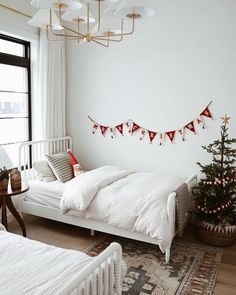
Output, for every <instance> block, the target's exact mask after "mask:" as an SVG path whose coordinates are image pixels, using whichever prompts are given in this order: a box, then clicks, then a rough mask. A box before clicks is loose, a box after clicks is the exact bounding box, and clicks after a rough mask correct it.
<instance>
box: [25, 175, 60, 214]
mask: <svg viewBox="0 0 236 295" xmlns="http://www.w3.org/2000/svg"><path fill="white" fill-rule="evenodd" d="M64 188H65V184H64V183H61V182H60V181H58V180H56V181H50V182H45V181H40V180H31V181H30V182H29V191H28V192H27V194H26V197H25V200H26V201H28V202H33V203H37V204H40V205H44V206H50V207H53V208H56V209H59V208H60V200H61V197H62V193H63V191H64Z"/></svg>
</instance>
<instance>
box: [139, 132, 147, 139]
mask: <svg viewBox="0 0 236 295" xmlns="http://www.w3.org/2000/svg"><path fill="white" fill-rule="evenodd" d="M145 134H146V131H145V130H142V131H141V136H140V138H139V139H140V140H143V138H144V136H145Z"/></svg>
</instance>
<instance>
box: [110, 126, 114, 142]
mask: <svg viewBox="0 0 236 295" xmlns="http://www.w3.org/2000/svg"><path fill="white" fill-rule="evenodd" d="M110 134H111V138H112V139H113V138H114V129H113V128H112V127H111V128H110Z"/></svg>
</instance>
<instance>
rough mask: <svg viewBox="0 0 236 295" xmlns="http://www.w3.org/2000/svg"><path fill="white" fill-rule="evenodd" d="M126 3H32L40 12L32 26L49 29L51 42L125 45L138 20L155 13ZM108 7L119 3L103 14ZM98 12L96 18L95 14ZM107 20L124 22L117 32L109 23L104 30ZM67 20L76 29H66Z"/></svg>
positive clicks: (40, 0) (34, 0) (88, 0)
mask: <svg viewBox="0 0 236 295" xmlns="http://www.w3.org/2000/svg"><path fill="white" fill-rule="evenodd" d="M132 1H133V2H134V3H135V2H137V1H135V0H132ZM126 2H127V0H123V1H120V0H79V1H75V0H59V1H58V0H32V1H31V5H32V6H34V7H36V8H38V9H39V11H38V12H37V13H36V15H34V16H33V17H32V19H31V20H30V21H29V22H28V23H29V24H30V25H32V26H36V27H45V28H46V29H47V38H48V40H49V41H57V40H58V38H63V39H66V40H77V41H78V43H79V44H80V43H82V42H94V43H96V44H99V45H102V46H105V47H109V45H110V44H111V43H112V42H121V41H122V40H123V38H124V37H125V36H129V35H132V34H133V33H134V31H135V23H136V21H137V20H138V19H142V18H145V17H148V16H152V15H153V14H154V10H153V9H152V8H149V7H146V6H142V5H130V6H126V5H125V4H126ZM106 4H110V5H114V4H115V5H116V7H115V8H114V6H113V8H111V7H108V8H106V9H105V11H104V15H102V8H104V7H102V6H103V5H106ZM95 9H96V15H97V17H96V19H95V18H94V17H93V15H92V11H94V10H95ZM106 17H108V18H109V17H110V18H111V17H112V18H118V19H120V20H119V28H115V29H114V28H113V27H112V24H109V23H108V25H107V26H106V27H103V26H102V23H103V20H104V19H105V18H106ZM63 21H68V22H71V23H73V24H74V25H76V28H75V29H71V28H69V27H68V26H65V25H64V24H63ZM127 22H129V23H131V28H130V30H129V31H126V28H125V23H127ZM92 26H93V27H92Z"/></svg>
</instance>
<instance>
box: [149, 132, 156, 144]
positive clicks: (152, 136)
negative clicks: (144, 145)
mask: <svg viewBox="0 0 236 295" xmlns="http://www.w3.org/2000/svg"><path fill="white" fill-rule="evenodd" d="M148 135H149V139H150V143H152V142H153V139H154V138H155V136H156V135H157V132H154V131H150V130H148Z"/></svg>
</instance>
